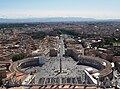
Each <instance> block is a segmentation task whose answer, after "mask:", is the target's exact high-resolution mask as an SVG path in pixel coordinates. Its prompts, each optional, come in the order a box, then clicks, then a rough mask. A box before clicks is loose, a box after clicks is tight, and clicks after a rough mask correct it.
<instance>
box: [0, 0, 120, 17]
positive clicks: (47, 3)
mask: <svg viewBox="0 0 120 89" xmlns="http://www.w3.org/2000/svg"><path fill="white" fill-rule="evenodd" d="M119 3H120V0H0V18H49V17H50V18H51V17H52V18H53V17H80V18H95V19H120V12H119V10H120V5H119Z"/></svg>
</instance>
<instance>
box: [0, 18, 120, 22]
mask: <svg viewBox="0 0 120 89" xmlns="http://www.w3.org/2000/svg"><path fill="white" fill-rule="evenodd" d="M83 21H115V22H120V19H99V20H98V19H94V18H80V17H51V18H21V19H7V18H6V19H5V18H0V23H24V22H83Z"/></svg>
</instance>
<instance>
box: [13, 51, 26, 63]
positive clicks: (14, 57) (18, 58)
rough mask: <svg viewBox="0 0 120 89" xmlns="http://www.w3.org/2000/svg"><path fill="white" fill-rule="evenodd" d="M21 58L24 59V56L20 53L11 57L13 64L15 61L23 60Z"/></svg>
mask: <svg viewBox="0 0 120 89" xmlns="http://www.w3.org/2000/svg"><path fill="white" fill-rule="evenodd" d="M23 58H25V54H22V53H20V54H15V55H13V57H12V61H13V62H14V61H17V60H21V59H23Z"/></svg>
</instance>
